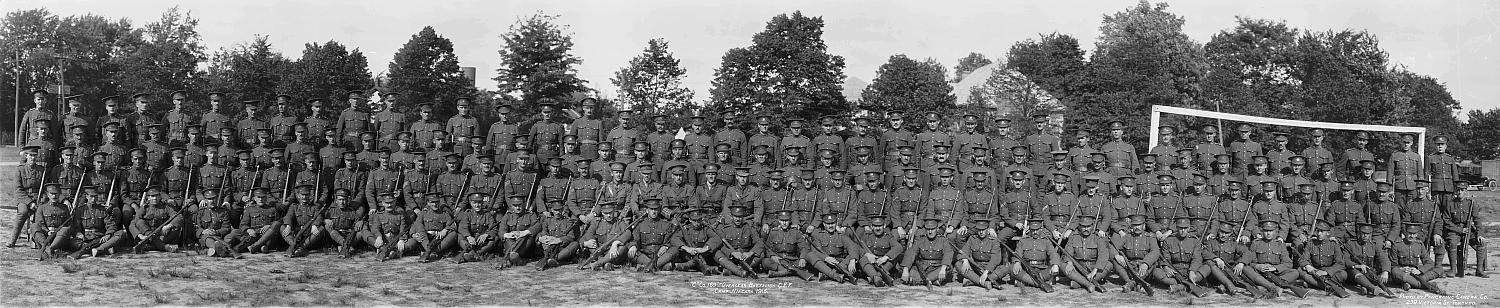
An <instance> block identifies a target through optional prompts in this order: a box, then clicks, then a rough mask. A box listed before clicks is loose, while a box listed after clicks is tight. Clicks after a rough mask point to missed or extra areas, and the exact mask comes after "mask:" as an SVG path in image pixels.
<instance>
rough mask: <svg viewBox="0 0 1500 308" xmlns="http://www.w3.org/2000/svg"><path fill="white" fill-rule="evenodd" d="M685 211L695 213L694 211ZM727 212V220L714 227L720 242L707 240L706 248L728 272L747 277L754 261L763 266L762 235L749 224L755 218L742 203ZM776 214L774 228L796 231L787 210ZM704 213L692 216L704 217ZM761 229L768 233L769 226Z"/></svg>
mask: <svg viewBox="0 0 1500 308" xmlns="http://www.w3.org/2000/svg"><path fill="white" fill-rule="evenodd" d="M689 212H690V213H698V212H694V211H689ZM729 213H730V215H729V217H728V219H727V220H726V221H725V222H724V224H722V225H721V226H719V228H718V230H716V231H717V233H718V238H719V242H722V243H723V245H718V244H714V243H710V244H708V246H709V247H708V250H711V251H713V252H714V255H713V259H714V261H715V262H716V263H718V265H719V266H720V267H721V268H723V269H724V270H725V271H727V272H728V273H730V274H733V275H735V276H742V277H743V276H750V275H752V274H753V273H754V271H755V268H753V267H754V266H756V265H757V264H759V265H761V266H762V267H765V263H762V260H764V257H765V256H766V254H767V252H766V251H765V249H766V243H765V237H763V236H762V235H761V232H760V230H761V229H759V228H757V227H756V225H754V224H751V223H750V220H751V219H755V218H752V217H750V215H751V214H752V213H751V211H750V209H749V208H746V207H743V206H735V207H730V208H729ZM776 213H777V219H776V220H775V221H776V222H777V223H776V225H777V226H776V228H777V229H778V230H793V231H795V230H796V228H795V226H792V225H791V221H790V219H791V211H790V210H786V209H783V210H780V211H777V212H776ZM706 214H707V213H704V214H693V215H705V216H706ZM765 230H767V232H770V230H771V229H770V228H766V229H765ZM710 240H712V239H710ZM696 249H698V250H702V249H703V248H702V247H698V248H696ZM699 254H702V252H699Z"/></svg>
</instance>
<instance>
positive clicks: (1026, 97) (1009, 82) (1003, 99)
mask: <svg viewBox="0 0 1500 308" xmlns="http://www.w3.org/2000/svg"><path fill="white" fill-rule="evenodd" d="M969 91H970V94H969V101H968V103H969V104H973V105H979V106H984V107H987V108H985V109H992V110H993V111H994V113H993V114H991V116H1000V117H1007V118H1010V120H1011V122H1013V123H1028V121H1030V120H1029V119H1030V115H1032V114H1037V113H1042V114H1052V113H1058V112H1062V111H1063V110H1064V109H1063V105H1062V102H1060V101H1058V100H1057V98H1055V97H1053V96H1052V94H1051V93H1050V92H1047V90H1044V89H1042V86H1041V85H1039V84H1037V83H1035V82H1032V81H1031V80H1030V79H1028V78H1027V76H1026V75H1025V74H1021V73H1020V72H1018V71H1016V70H1012V69H1007V68H1005V67H1004V66H997V67H995V68H994V71H993V72H991V73H990V76H989V78H986V79H985V80H984V83H983V84H980V85H979V86H976V87H974V88H971V89H969ZM1021 127H1026V125H1021ZM1018 131H1019V130H1018Z"/></svg>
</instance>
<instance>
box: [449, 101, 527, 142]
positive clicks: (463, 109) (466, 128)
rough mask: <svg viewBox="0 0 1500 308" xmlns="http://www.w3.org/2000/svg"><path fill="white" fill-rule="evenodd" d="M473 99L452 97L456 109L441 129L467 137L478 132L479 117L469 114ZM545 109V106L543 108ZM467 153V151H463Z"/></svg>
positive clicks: (454, 134)
mask: <svg viewBox="0 0 1500 308" xmlns="http://www.w3.org/2000/svg"><path fill="white" fill-rule="evenodd" d="M472 101H473V99H472V98H469V97H458V98H454V99H453V105H454V108H455V109H456V110H457V113H455V114H454V115H453V116H452V117H448V122H447V125H444V126H443V130H444V131H447V132H448V133H449V134H451V135H453V136H458V137H468V136H474V135H478V134H479V119H477V118H474V115H471V114H470V111H471V109H473V108H472V106H473V105H472V103H471V102H472ZM544 109H545V108H544ZM456 139H457V140H455V142H462V141H463V138H456ZM465 154H467V153H465Z"/></svg>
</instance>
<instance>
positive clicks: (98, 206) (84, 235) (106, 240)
mask: <svg viewBox="0 0 1500 308" xmlns="http://www.w3.org/2000/svg"><path fill="white" fill-rule="evenodd" d="M78 193H80V194H83V198H80V199H79V202H78V203H77V204H73V207H74V209H72V210H71V211H73V212H74V213H73V217H74V219H75V220H74V223H75V224H74V225H73V226H74V227H76V228H77V232H74V233H73V234H74V239H73V240H72V245H73V246H74V247H77V250H74V251H73V253H72V255H71V256H72V257H73V258H74V259H78V258H82V257H83V253H84V252H89V253H90V254H89V256H92V257H98V256H99V252H100V251H103V252H105V253H108V254H113V253H114V248H113V247H114V246H115V245H116V244H118V243H119V242H120V240H122V239H124V238H125V230H124V229H125V228H124V227H122V226H121V225H120V221H121V218H122V217H120V215H121V213H120V210H119V209H118V208H115V207H112V206H110V205H109V204H105V203H104V202H105V201H106V200H104V197H103V196H100V194H99V190H98V189H97V188H96V187H95V186H91V185H88V186H83V187H79V192H78Z"/></svg>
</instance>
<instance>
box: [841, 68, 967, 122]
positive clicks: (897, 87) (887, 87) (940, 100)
mask: <svg viewBox="0 0 1500 308" xmlns="http://www.w3.org/2000/svg"><path fill="white" fill-rule="evenodd" d="M946 71H947V70H946V69H944V68H943V65H942V64H940V63H938V62H937V60H933V59H927V60H926V61H924V62H917V61H916V60H912V59H910V58H907V57H906V55H899V54H898V55H893V56H891V58H890V59H889V60H886V62H885V64H882V65H880V70H879V71H876V72H875V80H874V81H872V82H870V86H869V87H865V91H864V93H863V96H864V98H865V99H864V103H865V106H863V107H864V108H866V109H870V110H876V111H887V110H903V111H906V115H907V117H909V118H912V119H915V118H918V117H921V116H922V114H924V113H926V112H928V111H937V112H939V113H944V114H946V113H948V112H949V111H950V110H951V109H953V108H954V107H955V106H954V102H955V101H956V100H957V98H956V97H954V95H953V93H952V92H953V86H952V85H949V84H948V82H947V81H946V80H944V79H945V76H946V75H947V74H946Z"/></svg>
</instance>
